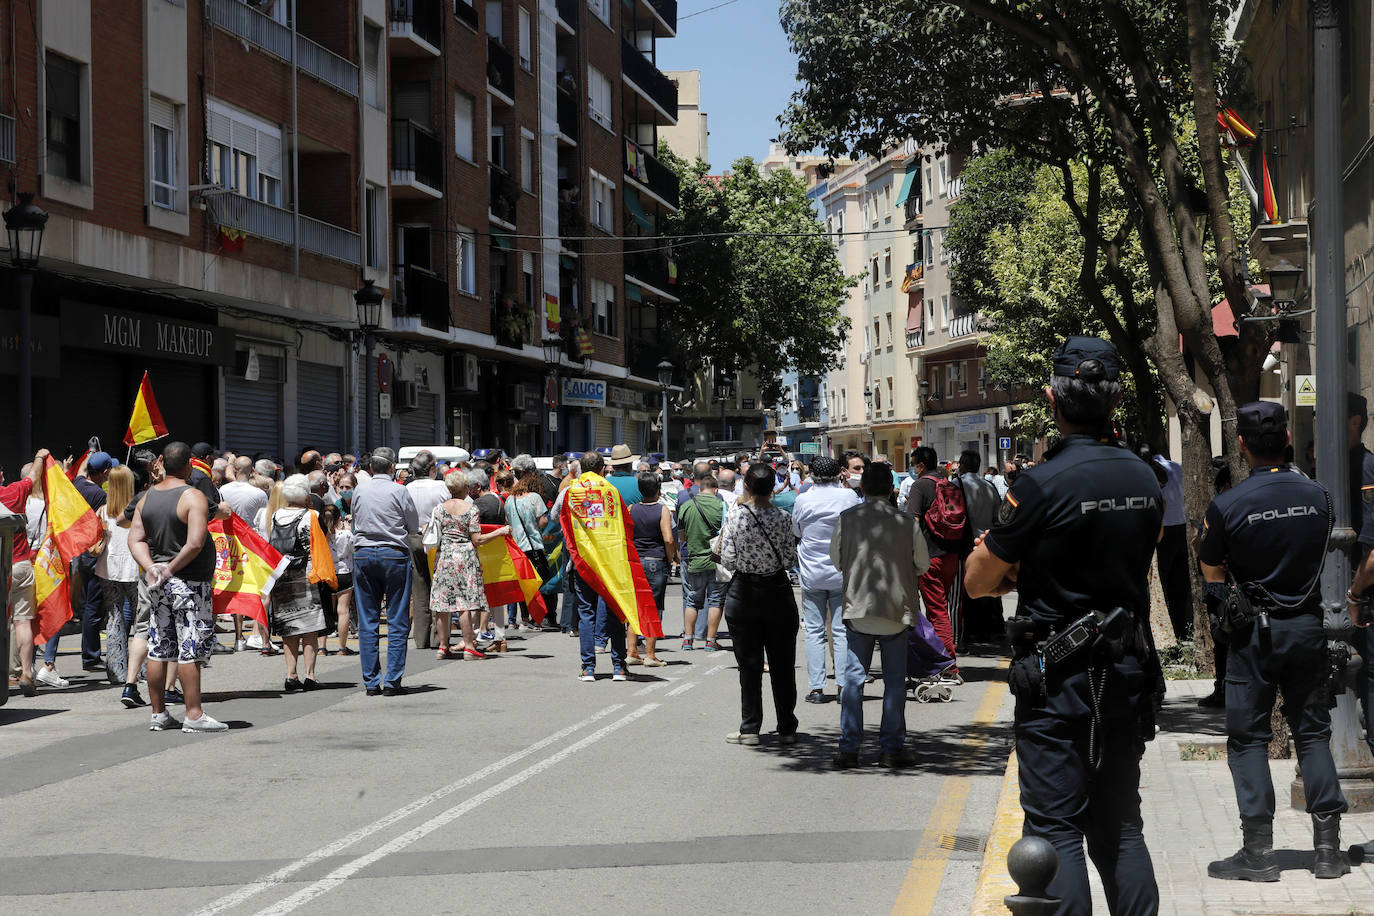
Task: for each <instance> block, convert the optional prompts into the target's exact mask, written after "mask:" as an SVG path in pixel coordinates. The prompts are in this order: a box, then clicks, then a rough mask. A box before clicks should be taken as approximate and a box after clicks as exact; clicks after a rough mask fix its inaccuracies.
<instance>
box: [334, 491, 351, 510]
mask: <svg viewBox="0 0 1374 916" xmlns="http://www.w3.org/2000/svg"><path fill="white" fill-rule="evenodd" d="M352 502H353V491H352V490H344V491H342V492H341V493H339V498H338V500H337V501H336V502H335V505H337V506H338V507H339V508H340V509H343V510H344V511H347V510H348V507H349V505H350V504H351V503H352Z"/></svg>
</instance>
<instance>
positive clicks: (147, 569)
mask: <svg viewBox="0 0 1374 916" xmlns="http://www.w3.org/2000/svg"><path fill="white" fill-rule="evenodd" d="M158 463H159V464H160V465H161V467H162V471H163V473H165V474H166V476H165V477H164V478H163V479H162V480H161V481H159V482H158V483H156V484H154V485H153V486H152V487H151V488H150V489H149V490H148V492H147V494H146V495H145V496H144V497H143V499H142V501H141V502H140V503H139V505H138V509H137V510H136V511H135V512H134V521H133V525H132V526H131V528H130V530H129V552H130V553H131V554H133V557H134V559H135V560H136V561H138V565H139V566H140V567H142V569H143V578H142V579H141V580H140V583H139V591H140V594H139V600H140V601H143V600H146V601H148V602H149V606H150V607H151V612H150V614H149V620H148V698H149V700H150V701H151V703H152V707H153V719H152V724H151V725H150V726H149V728H150V729H151V730H152V731H164V730H166V729H169V728H175V727H177V725H178V723H177V722H176V720H175V719H173V718H172V717H171V715H170V714H169V713H168V712H167V708H166V705H165V693H164V690H163V685H164V684H165V682H166V681H165V675H166V666H167V665H168V664H169V663H174V664H176V665H177V674H178V677H179V678H180V680H181V692H182V695H183V696H184V697H185V701H186V720H185V722H184V723H181V726H180V727H181V730H182V731H184V732H210V731H223V730H225V729H226V728H228V726H227V725H225V724H224V723H223V722H217V721H215V720H214V719H212V718H210V716H208V715H206V714H205V710H204V709H202V708H201V705H200V663H202V662H205V661H208V660H209V658H210V651H211V648H212V644H213V643H214V639H215V615H214V611H213V610H212V608H211V605H210V591H211V585H212V583H213V580H214V577H215V548H214V542H213V541H212V540H211V539H210V533H209V529H208V525H209V518H210V513H211V508H210V504H209V500H207V499H206V497H205V495H204V494H203V493H201V492H200V491H199V490H197V489H196V488H195V487H192V486H191V485H190V484H189V483H188V479H189V477H190V475H191V449H190V448H189V447H188V446H187V445H186V443H184V442H171V443H168V445H167V447H166V448H164V449H163V450H162V457H160V458H159V459H158ZM154 476H156V474H155V475H154Z"/></svg>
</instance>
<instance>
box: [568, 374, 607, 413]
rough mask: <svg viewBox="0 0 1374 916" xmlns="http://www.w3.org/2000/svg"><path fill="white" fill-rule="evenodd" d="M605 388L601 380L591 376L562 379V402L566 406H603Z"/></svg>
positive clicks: (604, 403) (604, 402) (604, 404)
mask: <svg viewBox="0 0 1374 916" xmlns="http://www.w3.org/2000/svg"><path fill="white" fill-rule="evenodd" d="M606 388H607V385H606V383H605V382H603V381H599V380H598V379H591V378H566V379H564V380H563V404H564V405H565V406H567V407H605V406H606Z"/></svg>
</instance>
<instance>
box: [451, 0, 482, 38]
mask: <svg viewBox="0 0 1374 916" xmlns="http://www.w3.org/2000/svg"><path fill="white" fill-rule="evenodd" d="M453 17H454V18H455V19H457V20H458V21H459V22H462V23H465V24H466V25H467V26H468V27H469V28H471V29H472V30H473V31H474V32H475V31H477V8H476V7H475V6H473V5H472V0H453Z"/></svg>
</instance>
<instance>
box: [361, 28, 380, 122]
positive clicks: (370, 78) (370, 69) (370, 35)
mask: <svg viewBox="0 0 1374 916" xmlns="http://www.w3.org/2000/svg"><path fill="white" fill-rule="evenodd" d="M381 42H382V30H381V29H378V28H375V27H373V26H367V27H366V28H365V30H364V32H363V99H364V100H365V101H366V102H367V103H368V104H369V105H372V106H374V107H375V106H376V104H377V58H378V55H379V54H380V53H381Z"/></svg>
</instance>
